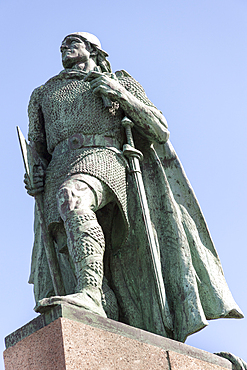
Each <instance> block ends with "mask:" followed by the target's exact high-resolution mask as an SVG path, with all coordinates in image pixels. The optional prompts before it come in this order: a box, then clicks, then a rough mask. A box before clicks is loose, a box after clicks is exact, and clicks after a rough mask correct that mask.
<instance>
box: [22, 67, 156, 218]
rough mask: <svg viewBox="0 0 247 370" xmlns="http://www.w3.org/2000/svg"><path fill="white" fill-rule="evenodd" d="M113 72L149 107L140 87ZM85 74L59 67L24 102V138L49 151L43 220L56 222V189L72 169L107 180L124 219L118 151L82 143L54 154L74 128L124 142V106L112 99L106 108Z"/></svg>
mask: <svg viewBox="0 0 247 370" xmlns="http://www.w3.org/2000/svg"><path fill="white" fill-rule="evenodd" d="M70 72H71V73H70ZM116 76H117V78H118V80H119V82H120V83H121V84H122V85H123V86H124V87H125V88H126V90H128V91H129V92H131V93H132V94H133V95H135V96H136V97H137V98H138V99H139V100H140V101H142V102H143V103H145V104H147V105H149V106H153V104H152V103H151V102H150V101H149V100H148V98H147V97H146V95H145V92H144V90H143V88H142V86H141V85H140V84H139V83H138V82H137V81H135V80H134V79H133V78H132V77H131V76H129V75H128V74H127V73H126V72H124V71H120V72H116ZM84 77H85V74H84V73H83V72H79V71H70V70H64V71H62V72H61V73H60V74H59V75H58V76H55V77H53V78H51V79H50V80H49V81H47V82H46V83H45V84H44V85H42V86H41V87H39V88H37V89H35V90H34V92H33V94H32V96H31V99H30V102H29V107H28V114H29V134H28V138H29V140H30V141H32V142H34V143H38V144H39V147H40V146H41V147H42V146H43V148H45V147H47V150H48V152H49V153H50V154H51V155H52V160H51V162H50V163H49V165H48V168H47V171H46V182H45V191H44V212H45V217H46V220H47V225H49V224H51V223H53V222H59V221H61V218H60V215H59V213H58V209H57V202H56V194H57V191H58V189H59V187H60V186H61V184H62V183H63V182H64V181H65V180H66V179H68V178H69V177H70V176H71V175H72V174H76V173H87V174H90V175H93V176H95V177H97V178H98V179H99V180H101V181H103V182H104V183H106V184H107V185H108V186H109V188H110V189H111V190H112V191H113V193H114V194H115V196H116V199H117V201H118V204H119V207H120V209H121V210H122V214H123V216H124V219H125V222H126V224H128V221H127V200H126V160H125V159H124V157H123V155H122V154H121V152H120V151H119V150H115V151H114V150H112V149H110V148H104V147H94V148H93V147H86V148H83V147H82V148H80V149H76V150H71V151H69V152H66V153H64V154H62V153H61V154H60V156H57V155H53V151H54V148H55V147H56V146H57V145H58V144H59V143H61V142H63V141H64V140H66V139H68V138H70V137H71V136H72V135H74V134H77V133H80V134H83V135H95V134H101V135H104V137H109V138H114V139H115V140H117V142H118V143H119V146H118V148H119V147H121V146H122V144H123V143H124V130H123V127H122V124H121V120H122V118H123V117H124V112H123V110H122V109H121V108H120V107H119V104H118V103H117V102H113V103H112V108H110V109H109V108H108V109H107V108H105V107H104V104H103V101H102V98H101V97H98V96H95V95H94V94H93V93H92V90H91V88H90V84H89V83H88V82H84V81H83V78H84ZM113 149H114V148H113ZM54 153H56V151H54Z"/></svg>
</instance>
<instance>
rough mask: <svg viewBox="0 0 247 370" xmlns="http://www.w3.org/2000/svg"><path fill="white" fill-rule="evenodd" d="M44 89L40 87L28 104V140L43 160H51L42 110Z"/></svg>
mask: <svg viewBox="0 0 247 370" xmlns="http://www.w3.org/2000/svg"><path fill="white" fill-rule="evenodd" d="M42 89H43V86H40V87H38V88H37V89H35V90H34V91H33V93H32V95H31V98H30V101H29V104H28V117H29V128H28V140H29V141H30V143H31V144H32V145H34V147H35V149H36V151H37V152H38V153H39V154H40V156H41V157H42V158H44V159H47V160H49V159H50V155H49V154H48V152H47V143H46V134H45V124H44V117H43V113H42V108H41V102H42V95H43V94H42Z"/></svg>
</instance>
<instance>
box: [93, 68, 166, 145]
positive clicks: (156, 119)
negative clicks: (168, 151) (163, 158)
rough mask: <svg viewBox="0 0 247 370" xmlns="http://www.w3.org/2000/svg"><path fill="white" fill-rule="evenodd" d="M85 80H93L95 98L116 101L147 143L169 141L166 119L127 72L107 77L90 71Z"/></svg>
mask: <svg viewBox="0 0 247 370" xmlns="http://www.w3.org/2000/svg"><path fill="white" fill-rule="evenodd" d="M86 80H92V82H91V87H92V89H93V91H94V93H95V94H99V95H101V96H102V95H104V96H107V97H108V98H109V99H110V100H112V101H117V102H118V103H119V104H120V106H121V108H122V109H123V111H124V112H125V115H126V116H127V117H128V118H130V119H131V120H132V121H133V122H134V124H135V126H136V128H137V130H138V131H140V132H141V133H142V134H143V135H144V136H146V137H148V139H149V140H150V141H152V142H153V141H156V142H159V143H165V142H166V141H167V140H168V138H169V131H168V129H167V122H166V119H165V117H164V116H163V115H162V113H161V112H160V111H159V110H158V109H157V108H156V107H155V106H154V105H153V104H152V103H151V102H150V101H149V100H148V98H147V97H146V94H145V92H144V90H143V88H142V87H141V85H140V84H139V83H138V82H137V81H135V80H134V78H133V77H131V76H130V75H129V74H128V73H127V72H125V71H120V72H116V74H115V75H114V74H112V75H111V76H109V75H107V74H100V73H98V72H94V71H92V72H90V73H89V75H88V76H87V77H86ZM128 87H130V88H128ZM135 87H136V88H135ZM135 90H136V91H135ZM135 92H136V93H135ZM138 95H139V96H140V97H141V99H140V98H139V96H138Z"/></svg>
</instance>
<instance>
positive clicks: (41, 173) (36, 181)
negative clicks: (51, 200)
mask: <svg viewBox="0 0 247 370" xmlns="http://www.w3.org/2000/svg"><path fill="white" fill-rule="evenodd" d="M44 178H45V170H44V168H43V167H42V166H41V165H35V166H33V184H31V181H30V178H29V176H28V175H27V174H26V173H25V175H24V183H25V188H26V189H27V193H28V194H29V195H31V196H32V197H35V195H37V194H39V193H42V192H43V191H44Z"/></svg>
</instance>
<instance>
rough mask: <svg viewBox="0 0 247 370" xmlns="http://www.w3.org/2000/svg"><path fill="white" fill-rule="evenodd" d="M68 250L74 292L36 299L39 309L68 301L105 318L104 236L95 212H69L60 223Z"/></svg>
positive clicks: (40, 310)
mask: <svg viewBox="0 0 247 370" xmlns="http://www.w3.org/2000/svg"><path fill="white" fill-rule="evenodd" d="M64 226H65V230H66V234H67V241H68V250H69V254H70V256H71V258H72V261H73V263H74V266H75V275H76V280H77V285H76V288H75V293H74V294H70V295H66V296H56V297H50V298H44V299H42V300H41V301H39V312H42V310H43V311H44V310H45V307H46V308H47V306H51V305H55V304H61V303H68V304H72V305H75V306H79V307H82V308H84V309H86V310H89V311H91V312H93V313H96V314H98V315H100V316H103V317H107V316H106V313H105V311H104V309H103V307H102V281H103V256H104V250H105V239H104V234H103V231H102V229H101V226H100V225H99V224H98V221H97V218H96V215H95V213H94V212H92V211H90V212H89V213H88V214H77V213H76V211H72V212H71V213H70V214H69V217H67V219H66V220H65V222H64Z"/></svg>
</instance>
